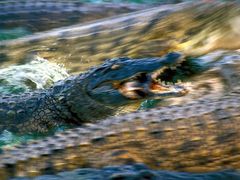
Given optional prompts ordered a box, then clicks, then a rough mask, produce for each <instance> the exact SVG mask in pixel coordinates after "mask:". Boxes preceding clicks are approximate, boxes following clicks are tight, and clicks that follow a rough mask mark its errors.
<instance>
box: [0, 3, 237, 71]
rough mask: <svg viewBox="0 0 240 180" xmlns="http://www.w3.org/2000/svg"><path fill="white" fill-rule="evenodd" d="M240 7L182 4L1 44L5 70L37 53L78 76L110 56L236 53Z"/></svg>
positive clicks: (220, 4)
mask: <svg viewBox="0 0 240 180" xmlns="http://www.w3.org/2000/svg"><path fill="white" fill-rule="evenodd" d="M238 7H239V3H206V4H204V3H180V4H176V5H163V6H159V7H155V8H149V9H146V10H142V11H138V12H133V13H129V14H124V15H120V16H117V17H111V18H106V19H102V20H98V21H95V22H91V23H83V24H77V25H74V26H69V27H63V28H58V29H54V30H51V31H47V32H42V33H39V34H35V35H33V36H28V37H25V38H20V39H18V40H14V41H4V42H0V60H2V65H3V66H7V65H11V64H13V63H19V64H21V63H23V62H25V61H26V59H27V57H29V55H31V54H37V55H39V56H41V57H43V58H46V59H48V60H53V61H55V62H60V63H64V64H65V66H66V67H67V68H68V69H69V70H70V72H72V73H77V72H80V71H83V70H86V68H88V67H90V66H92V65H96V64H100V63H101V62H102V60H105V59H107V58H115V57H122V56H128V57H131V58H139V57H156V56H160V55H163V54H166V52H169V51H173V50H179V51H183V52H184V54H190V55H196V54H204V53H206V52H209V51H213V50H215V49H219V48H226V49H236V48H239V47H240V44H239V42H240V41H239V40H238V39H239V34H238V18H237V17H238V16H239V14H240V11H239V9H240V8H238ZM136 37H137V38H136ZM212 37H214V38H212Z"/></svg>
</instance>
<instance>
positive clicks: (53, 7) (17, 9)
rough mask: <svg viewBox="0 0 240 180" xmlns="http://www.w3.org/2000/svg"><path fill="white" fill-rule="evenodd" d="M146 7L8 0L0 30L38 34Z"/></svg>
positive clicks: (0, 12) (1, 4)
mask: <svg viewBox="0 0 240 180" xmlns="http://www.w3.org/2000/svg"><path fill="white" fill-rule="evenodd" d="M147 7H148V6H147V5H136V4H123V3H119V4H113V3H101V4H90V3H81V2H80V1H76V0H68V1H62V0H60V1H59V0H58V1H56V0H41V1H33V0H24V1H15V0H5V1H1V2H0V27H1V30H3V29H12V28H18V27H21V28H22V27H23V28H26V29H27V30H28V31H30V32H32V33H35V32H41V31H46V30H50V29H53V28H57V27H63V26H69V25H73V24H76V23H83V22H88V21H92V20H96V19H100V18H105V17H110V16H113V15H119V14H122V13H129V12H133V11H137V10H141V9H145V8H147Z"/></svg>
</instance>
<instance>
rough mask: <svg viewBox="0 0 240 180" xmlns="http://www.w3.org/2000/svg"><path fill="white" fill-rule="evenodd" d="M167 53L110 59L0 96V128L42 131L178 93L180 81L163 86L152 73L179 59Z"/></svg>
mask: <svg viewBox="0 0 240 180" xmlns="http://www.w3.org/2000/svg"><path fill="white" fill-rule="evenodd" d="M182 60H183V56H182V55H181V54H180V53H177V52H172V53H169V54H167V55H166V56H164V57H162V58H143V59H130V58H127V57H126V58H124V57H123V58H116V59H111V60H107V61H106V62H105V63H103V64H102V65H100V66H97V67H94V68H92V69H90V70H89V71H87V72H86V73H82V74H79V75H75V76H71V77H69V78H67V79H65V80H62V81H59V82H57V83H56V84H54V85H53V87H51V88H49V89H45V90H36V91H34V92H29V93H23V94H20V95H9V96H5V95H4V96H1V97H0V129H1V130H4V129H6V130H10V131H11V132H15V133H30V132H47V131H49V130H50V129H51V127H58V126H59V125H62V124H70V125H71V124H72V125H80V124H82V123H85V122H90V121H92V122H95V121H96V120H97V119H101V118H104V117H107V116H111V115H115V114H119V113H121V112H127V111H129V110H130V108H129V105H135V104H139V103H140V102H141V101H143V100H145V99H149V98H153V99H154V98H156V99H158V98H167V97H174V96H182V95H185V94H186V93H187V92H188V89H187V87H185V86H184V85H181V84H172V85H167V84H165V83H163V82H161V81H160V80H159V81H158V80H157V79H158V76H159V75H160V74H162V73H163V71H164V70H166V68H171V67H173V66H176V65H177V64H179V63H181V62H182Z"/></svg>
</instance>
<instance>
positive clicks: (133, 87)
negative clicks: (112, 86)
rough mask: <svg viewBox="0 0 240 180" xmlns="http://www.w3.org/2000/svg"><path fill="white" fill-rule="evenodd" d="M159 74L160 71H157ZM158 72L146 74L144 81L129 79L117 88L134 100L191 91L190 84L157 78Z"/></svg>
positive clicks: (178, 94)
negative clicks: (169, 81) (163, 80)
mask: <svg viewBox="0 0 240 180" xmlns="http://www.w3.org/2000/svg"><path fill="white" fill-rule="evenodd" d="M157 74H159V73H157ZM156 77H157V75H156V73H153V74H146V75H144V77H143V78H144V79H145V80H144V81H142V80H140V79H134V80H131V79H130V80H129V81H126V82H124V83H122V84H121V85H119V86H118V87H117V88H118V90H119V92H120V93H121V94H122V95H123V96H125V97H127V98H129V99H132V100H137V99H147V98H153V99H161V98H168V97H175V96H183V95H186V94H187V93H188V92H189V89H188V86H187V85H186V84H183V83H177V84H173V83H167V84H165V82H161V81H160V80H156V79H155V78H156Z"/></svg>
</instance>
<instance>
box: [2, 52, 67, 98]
mask: <svg viewBox="0 0 240 180" xmlns="http://www.w3.org/2000/svg"><path fill="white" fill-rule="evenodd" d="M68 76H69V74H68V73H67V70H66V69H65V68H64V67H63V65H59V64H55V63H53V62H49V61H47V60H46V59H43V58H40V57H38V56H36V57H33V59H31V61H30V62H29V63H26V64H24V65H18V66H17V65H15V66H10V67H8V68H4V69H0V94H19V93H23V92H27V91H32V90H35V89H45V88H48V87H50V86H51V85H52V84H54V82H56V81H59V80H62V79H65V78H66V77H68Z"/></svg>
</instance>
